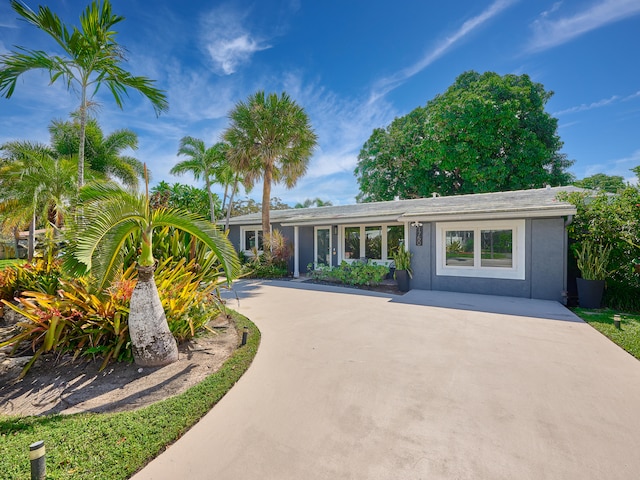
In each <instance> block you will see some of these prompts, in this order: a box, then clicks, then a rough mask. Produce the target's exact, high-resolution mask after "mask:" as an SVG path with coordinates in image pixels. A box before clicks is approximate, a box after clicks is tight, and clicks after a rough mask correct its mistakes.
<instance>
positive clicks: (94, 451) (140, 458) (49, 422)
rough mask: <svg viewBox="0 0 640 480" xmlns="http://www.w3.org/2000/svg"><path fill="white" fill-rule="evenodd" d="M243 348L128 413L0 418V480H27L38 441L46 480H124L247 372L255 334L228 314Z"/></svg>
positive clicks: (242, 319)
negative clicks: (177, 390)
mask: <svg viewBox="0 0 640 480" xmlns="http://www.w3.org/2000/svg"><path fill="white" fill-rule="evenodd" d="M230 313H231V314H232V315H233V317H234V321H235V322H236V326H237V328H238V330H239V331H240V332H242V329H243V328H244V327H247V328H248V329H249V336H248V340H247V344H246V345H245V346H244V347H240V348H238V349H237V350H236V351H235V352H234V353H233V354H232V355H231V357H229V359H228V360H227V361H226V362H225V363H224V364H223V365H222V367H221V368H220V369H219V370H218V371H217V372H215V373H213V374H211V375H210V376H209V377H207V378H206V379H205V380H203V381H202V382H201V383H199V384H198V385H196V386H194V387H192V388H190V389H189V390H187V391H186V392H184V393H182V394H180V395H177V396H175V397H172V398H169V399H166V400H163V401H161V402H158V403H155V404H153V405H150V406H148V407H145V408H142V409H140V410H136V411H133V412H122V413H110V414H99V413H83V414H76V415H48V416H41V417H35V416H34V417H4V418H0V451H1V452H2V455H0V478H2V479H12V480H13V479H29V478H30V464H29V445H30V444H31V443H34V442H36V441H38V440H44V443H45V446H46V449H47V479H96V478H108V479H112V480H117V479H127V478H129V477H131V476H132V475H133V474H134V473H135V472H137V471H138V470H140V469H141V468H142V467H143V466H145V465H146V464H147V463H149V462H150V461H151V460H152V459H153V458H155V457H156V456H157V455H158V454H159V453H161V452H162V451H163V450H164V449H165V448H166V447H167V445H169V444H171V443H173V442H175V441H176V440H177V439H178V438H180V437H181V436H182V435H183V434H184V433H185V432H186V431H187V430H188V429H189V428H190V427H191V426H192V425H194V424H195V423H196V422H197V421H198V420H199V419H200V418H202V417H203V416H204V415H205V414H206V413H207V412H208V411H209V410H211V408H212V407H213V406H214V405H215V404H216V403H217V402H218V401H219V400H220V399H221V398H222V397H223V396H224V395H225V394H226V393H227V392H228V391H229V390H230V389H231V387H232V386H233V385H234V384H235V383H236V382H237V381H238V379H239V378H240V377H241V376H242V374H243V373H244V372H245V371H246V370H247V369H248V368H249V366H250V365H251V362H252V361H253V358H254V357H255V355H256V352H257V350H258V345H259V344H260V331H259V330H258V328H257V327H256V326H255V325H254V324H253V323H252V322H251V321H250V320H248V319H247V318H246V317H243V316H242V315H240V314H238V313H236V312H231V311H230Z"/></svg>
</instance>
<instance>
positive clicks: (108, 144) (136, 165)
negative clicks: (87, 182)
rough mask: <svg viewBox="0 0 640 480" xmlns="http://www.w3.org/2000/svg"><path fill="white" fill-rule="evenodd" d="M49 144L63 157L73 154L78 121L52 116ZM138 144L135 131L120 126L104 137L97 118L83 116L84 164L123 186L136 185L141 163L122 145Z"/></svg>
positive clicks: (142, 176)
mask: <svg viewBox="0 0 640 480" xmlns="http://www.w3.org/2000/svg"><path fill="white" fill-rule="evenodd" d="M49 133H50V134H51V145H53V148H55V149H56V151H57V152H58V153H59V154H60V155H63V156H65V157H76V156H77V153H78V146H79V144H80V123H79V122H78V121H64V120H53V121H52V122H51V124H50V125H49ZM137 148H138V135H137V134H136V133H135V132H134V131H132V130H129V129H126V128H123V129H120V130H116V131H115V132H112V133H110V134H109V135H107V136H106V137H105V136H104V133H103V132H102V128H100V125H99V124H98V122H97V120H96V119H94V118H90V119H88V120H87V126H86V130H85V166H86V165H87V164H88V168H89V169H90V170H92V171H93V172H97V173H100V174H102V175H103V176H104V177H106V178H108V179H114V178H116V179H118V180H120V181H121V182H122V183H123V184H124V185H125V186H127V187H131V188H137V187H138V180H139V179H142V178H144V165H143V163H142V162H141V161H140V160H138V159H137V158H135V157H131V156H129V155H123V154H122V151H123V150H126V149H132V150H136V149H137Z"/></svg>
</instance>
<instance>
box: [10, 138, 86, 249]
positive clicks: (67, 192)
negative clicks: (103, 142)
mask: <svg viewBox="0 0 640 480" xmlns="http://www.w3.org/2000/svg"><path fill="white" fill-rule="evenodd" d="M0 149H1V150H3V151H5V152H6V155H7V161H6V162H4V163H3V165H2V167H0V185H2V193H3V195H2V199H1V200H0V219H2V221H3V224H4V225H5V227H9V228H20V227H22V226H24V225H27V224H28V225H29V248H28V257H29V260H31V259H32V258H33V245H34V238H33V235H34V230H35V227H36V224H37V223H41V224H44V225H45V226H47V227H48V226H49V225H53V226H55V227H58V228H60V227H61V226H62V222H63V218H64V214H65V212H66V210H67V209H68V208H69V207H70V206H71V204H72V202H73V199H74V197H75V193H76V187H75V184H76V177H75V170H76V165H75V162H73V161H71V160H67V159H60V158H57V156H56V152H55V151H54V150H52V149H51V148H49V147H47V146H46V145H42V144H39V143H30V142H8V143H5V144H4V145H2V146H1V147H0Z"/></svg>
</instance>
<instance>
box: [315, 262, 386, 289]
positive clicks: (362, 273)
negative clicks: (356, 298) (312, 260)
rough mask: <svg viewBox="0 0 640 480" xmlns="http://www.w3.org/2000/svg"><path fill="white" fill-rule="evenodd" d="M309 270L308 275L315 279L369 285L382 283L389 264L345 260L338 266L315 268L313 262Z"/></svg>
mask: <svg viewBox="0 0 640 480" xmlns="http://www.w3.org/2000/svg"><path fill="white" fill-rule="evenodd" d="M307 270H308V275H309V276H310V277H311V278H313V279H314V280H322V281H327V282H337V283H343V284H345V285H367V286H375V285H380V283H382V280H384V278H385V277H386V276H387V274H388V273H389V268H388V267H387V266H385V265H378V264H376V263H375V262H367V263H363V262H353V263H347V262H345V261H344V260H343V261H342V263H341V264H340V266H338V267H329V266H326V265H319V266H318V267H317V268H315V269H314V268H313V264H309V265H308V266H307Z"/></svg>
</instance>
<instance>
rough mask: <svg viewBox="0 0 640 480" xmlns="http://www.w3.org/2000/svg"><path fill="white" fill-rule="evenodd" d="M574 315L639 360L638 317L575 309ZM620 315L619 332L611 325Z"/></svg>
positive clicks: (611, 311)
mask: <svg viewBox="0 0 640 480" xmlns="http://www.w3.org/2000/svg"><path fill="white" fill-rule="evenodd" d="M573 311H574V313H575V314H576V315H578V316H579V317H580V318H582V319H583V320H584V321H585V322H587V323H588V324H589V325H591V326H592V327H593V328H595V329H596V330H598V331H599V332H600V333H602V334H603V335H605V336H607V337H608V338H609V339H611V341H612V342H614V343H616V344H617V345H619V346H620V347H622V348H624V349H625V350H626V351H627V352H629V353H630V354H631V355H633V356H634V357H636V358H637V359H639V360H640V315H639V314H629V313H623V312H617V311H614V310H587V309H584V308H576V309H574V310H573ZM615 314H618V315H620V320H621V321H620V330H618V329H617V328H615V326H614V324H613V316H614V315H615Z"/></svg>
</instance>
